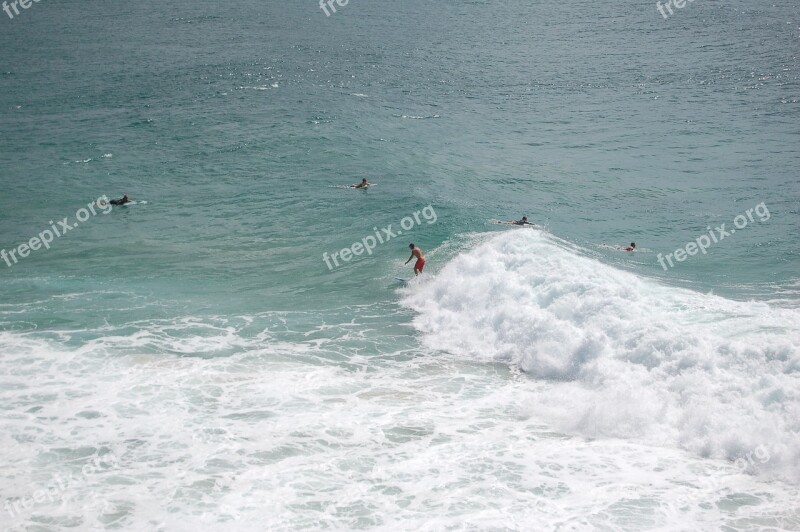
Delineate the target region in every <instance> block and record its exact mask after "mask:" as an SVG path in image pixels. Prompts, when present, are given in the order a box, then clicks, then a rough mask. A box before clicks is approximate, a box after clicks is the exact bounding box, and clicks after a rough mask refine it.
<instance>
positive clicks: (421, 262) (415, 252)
mask: <svg viewBox="0 0 800 532" xmlns="http://www.w3.org/2000/svg"><path fill="white" fill-rule="evenodd" d="M408 247H409V248H411V256H410V257H408V260H407V261H406V264H408V263H409V262H411V259H413V258H414V257H417V262H416V263H414V275H419V274H421V273H422V269H423V268H425V254H424V253H423V252H422V250H421V249H419V248H418V247H417V246H415V245H414V244H409V245H408Z"/></svg>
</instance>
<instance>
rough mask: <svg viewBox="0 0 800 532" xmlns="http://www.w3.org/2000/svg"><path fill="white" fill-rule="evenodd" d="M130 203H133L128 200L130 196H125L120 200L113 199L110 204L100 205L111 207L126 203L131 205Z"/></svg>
mask: <svg viewBox="0 0 800 532" xmlns="http://www.w3.org/2000/svg"><path fill="white" fill-rule="evenodd" d="M130 202H131V200H130V199H129V198H128V195H127V194H125V195H124V196H122V197H121V198H120V199H112V200H111V201H109V202H108V203H106V202H105V201H104V202H102V203H98V205H108V204H110V205H125V204H126V203H130Z"/></svg>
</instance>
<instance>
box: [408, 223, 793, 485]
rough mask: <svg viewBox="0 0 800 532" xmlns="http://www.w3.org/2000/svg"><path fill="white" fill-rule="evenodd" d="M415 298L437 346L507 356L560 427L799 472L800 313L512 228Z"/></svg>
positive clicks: (484, 356)
mask: <svg viewBox="0 0 800 532" xmlns="http://www.w3.org/2000/svg"><path fill="white" fill-rule="evenodd" d="M410 292H411V293H410V294H409V295H407V296H406V298H405V300H404V304H406V305H408V306H409V307H411V308H413V309H414V310H416V311H417V312H418V313H419V314H418V316H417V317H416V318H415V320H414V324H415V326H416V327H417V328H418V330H419V331H421V332H422V333H423V341H424V343H425V344H426V345H427V346H428V347H430V348H432V349H436V350H439V351H445V352H449V353H454V354H457V355H459V356H462V357H466V358H469V359H477V360H485V361H502V362H505V363H508V364H511V365H513V366H518V367H519V368H521V369H522V370H524V371H525V372H526V373H527V374H528V375H530V377H531V378H532V379H535V380H534V381H532V382H533V383H532V385H534V384H536V383H546V384H547V386H544V387H540V390H539V391H538V392H537V393H536V394H535V395H534V398H533V400H532V401H531V402H530V404H528V405H527V407H528V408H529V409H530V410H531V412H532V413H535V415H537V416H540V417H542V418H543V419H545V420H547V421H548V422H550V423H553V424H554V425H555V426H556V427H558V428H559V429H561V430H564V431H567V432H569V433H573V434H581V435H584V436H588V437H592V438H595V437H603V438H630V439H635V440H637V441H643V442H647V443H650V444H656V445H670V446H677V447H680V448H683V449H687V450H689V451H691V452H693V453H695V454H696V455H698V456H702V457H714V458H724V459H728V460H736V459H737V458H740V457H743V456H746V455H747V453H750V454H751V456H752V453H753V452H754V450H755V449H757V448H760V449H766V450H767V451H768V454H769V458H768V459H767V460H763V461H762V460H758V461H757V463H755V464H750V465H751V470H757V471H759V472H765V471H766V472H768V473H769V474H770V475H772V476H777V477H780V478H784V479H789V480H792V481H795V482H796V481H798V480H800V438H799V437H798V436H799V435H800V350H799V348H798V345H800V331H799V330H798V324H800V311H798V310H797V309H786V308H773V307H771V306H769V305H768V304H766V303H760V302H737V301H731V300H727V299H724V298H721V297H718V296H714V295H705V294H700V293H696V292H692V291H688V290H685V289H680V288H674V287H670V286H665V285H663V284H659V283H658V282H656V281H652V280H648V279H644V278H641V277H638V276H637V275H635V274H633V273H629V272H624V271H620V270H616V269H614V268H612V267H610V266H607V265H604V264H602V263H600V262H598V261H597V260H594V259H591V258H586V257H583V256H580V255H579V254H577V253H575V251H573V250H572V249H569V246H568V245H567V244H566V243H563V242H560V241H559V240H557V239H556V238H554V237H552V236H550V235H547V234H546V233H541V232H537V231H509V232H503V233H501V234H499V235H497V236H495V237H493V238H491V239H489V240H488V241H485V242H483V243H481V244H479V245H477V247H475V248H474V249H472V250H469V251H467V252H464V253H462V254H460V255H458V256H457V257H456V258H454V259H453V260H452V261H451V262H449V263H448V264H447V265H446V266H445V267H444V268H443V269H442V270H441V271H440V272H439V273H438V274H437V275H436V278H435V279H433V280H430V281H429V282H428V283H426V284H422V285H420V286H418V287H416V288H414V289H411V290H410Z"/></svg>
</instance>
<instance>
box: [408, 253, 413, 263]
mask: <svg viewBox="0 0 800 532" xmlns="http://www.w3.org/2000/svg"><path fill="white" fill-rule="evenodd" d="M413 258H414V254H413V253H412V254H411V256H410V257H408V260H407V261H406V264H408V263H409V262H411V259H413Z"/></svg>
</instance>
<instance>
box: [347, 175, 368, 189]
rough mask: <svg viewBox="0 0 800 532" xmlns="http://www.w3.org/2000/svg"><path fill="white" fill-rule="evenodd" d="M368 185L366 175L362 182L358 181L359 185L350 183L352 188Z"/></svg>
mask: <svg viewBox="0 0 800 532" xmlns="http://www.w3.org/2000/svg"><path fill="white" fill-rule="evenodd" d="M368 186H369V181H367V178H366V177H365V178H364V179H362V180H361V183H358V184H357V185H350V188H367V187H368Z"/></svg>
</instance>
